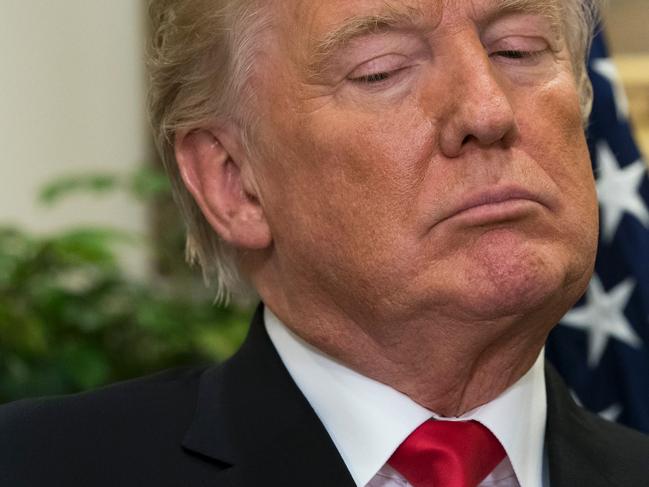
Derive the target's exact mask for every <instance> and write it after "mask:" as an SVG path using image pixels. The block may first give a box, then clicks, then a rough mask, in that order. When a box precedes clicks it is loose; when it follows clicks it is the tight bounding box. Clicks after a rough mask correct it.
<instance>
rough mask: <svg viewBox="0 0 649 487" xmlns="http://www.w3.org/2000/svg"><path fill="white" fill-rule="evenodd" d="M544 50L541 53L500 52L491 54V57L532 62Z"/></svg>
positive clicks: (507, 50)
mask: <svg viewBox="0 0 649 487" xmlns="http://www.w3.org/2000/svg"><path fill="white" fill-rule="evenodd" d="M545 51H546V50H541V51H517V50H513V49H512V50H510V49H506V50H502V51H496V52H494V53H492V54H491V55H492V56H498V57H502V58H505V59H527V60H533V59H535V58H537V57H539V56H541V55H542V54H543V53H544V52H545Z"/></svg>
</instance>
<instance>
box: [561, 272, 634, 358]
mask: <svg viewBox="0 0 649 487" xmlns="http://www.w3.org/2000/svg"><path fill="white" fill-rule="evenodd" d="M635 285H636V283H635V281H634V280H633V279H631V278H629V279H626V280H625V281H623V282H621V283H620V284H618V285H617V286H615V287H614V288H613V289H611V290H610V291H609V292H608V294H607V293H606V291H605V290H604V287H603V286H602V283H601V281H600V280H599V277H598V276H597V275H593V278H592V279H591V281H590V286H589V287H588V291H587V292H586V304H585V305H584V306H580V307H578V308H573V309H572V310H570V312H568V314H567V315H566V316H564V318H563V320H561V323H562V324H563V325H566V326H569V327H572V328H577V329H580V330H583V331H585V332H586V333H588V365H589V366H590V367H591V368H594V367H596V366H598V365H599V362H600V361H601V360H602V356H603V355H604V351H605V350H606V346H607V345H608V341H609V340H610V339H611V338H615V339H617V340H619V341H621V342H623V343H626V344H627V345H629V346H631V347H634V348H641V347H642V340H641V339H640V337H639V336H638V335H637V333H636V332H635V330H634V329H633V327H632V326H631V323H629V320H627V318H626V316H625V315H624V308H626V305H627V303H628V302H629V299H630V298H631V293H632V292H633V289H634V287H635Z"/></svg>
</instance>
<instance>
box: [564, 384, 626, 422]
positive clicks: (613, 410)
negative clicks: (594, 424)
mask: <svg viewBox="0 0 649 487" xmlns="http://www.w3.org/2000/svg"><path fill="white" fill-rule="evenodd" d="M570 395H571V396H572V400H573V401H575V403H576V404H577V406H579V407H580V408H583V407H584V404H583V403H582V402H581V399H579V396H577V393H576V392H575V391H574V390H572V389H570ZM622 411H623V409H622V406H621V405H620V404H618V403H614V404H612V405H610V406H609V407H607V408H606V409H604V410H602V411H600V412H599V413H597V415H598V416H599V417H601V418H604V419H605V420H607V421H612V422H616V421H617V420H618V418H619V417H620V415H621V414H622Z"/></svg>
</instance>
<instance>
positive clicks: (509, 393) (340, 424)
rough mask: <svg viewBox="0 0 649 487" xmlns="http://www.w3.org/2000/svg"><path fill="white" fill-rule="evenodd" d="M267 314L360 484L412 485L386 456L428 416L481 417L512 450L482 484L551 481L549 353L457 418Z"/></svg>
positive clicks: (536, 486)
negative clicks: (547, 465) (547, 457)
mask: <svg viewBox="0 0 649 487" xmlns="http://www.w3.org/2000/svg"><path fill="white" fill-rule="evenodd" d="M264 321H265V323H266V329H267V331H268V335H269V336H270V339H271V341H272V343H273V345H274V346H275V348H276V349H277V352H278V354H279V356H280V358H281V359H282V361H283V362H284V365H285V366H286V368H287V369H288V372H289V374H290V375H291V377H292V378H293V380H294V381H295V383H296V384H297V386H298V387H299V388H300V390H301V391H302V393H303V394H304V396H305V397H306V399H307V400H308V401H309V403H310V404H311V406H312V407H313V409H314V411H315V412H316V414H317V415H318V417H319V418H320V420H321V421H322V423H323V425H324V427H325V428H326V430H327V432H328V433H329V435H330V436H331V438H332V440H333V443H334V444H335V446H336V448H337V449H338V451H339V453H340V455H341V457H342V459H343V461H344V462H345V465H346V466H347V469H348V470H349V472H350V473H351V476H352V478H353V479H354V481H355V482H356V485H357V486H359V487H397V486H400V487H409V486H410V484H409V483H408V482H407V481H406V480H405V479H404V478H403V477H402V476H401V475H400V474H399V473H398V472H397V471H396V470H394V469H393V468H391V467H390V466H389V465H388V464H387V463H386V462H387V461H388V459H389V458H390V456H391V455H392V453H394V451H395V450H396V449H397V447H398V446H399V445H400V444H401V443H402V442H403V441H404V440H405V439H406V438H407V437H408V436H409V435H410V433H412V432H413V431H414V430H415V429H416V428H417V427H418V426H419V425H420V424H421V423H423V422H424V421H426V420H428V419H430V418H435V419H438V420H448V421H458V420H461V421H468V420H475V421H477V422H479V423H481V424H482V425H484V426H486V427H487V428H488V429H489V430H490V431H491V432H492V433H493V434H494V435H495V436H496V438H498V440H499V441H500V443H501V444H502V445H503V447H504V449H505V452H506V453H507V457H505V459H504V460H503V461H502V462H501V463H500V464H499V465H498V466H497V467H496V468H495V469H494V470H493V472H491V474H489V475H488V476H487V478H486V479H485V480H484V481H483V482H482V483H481V484H480V487H545V486H547V479H546V474H545V472H544V451H543V443H544V435H545V421H546V393H545V375H544V369H543V366H544V359H543V353H541V354H540V355H539V357H538V359H537V361H536V362H535V364H534V366H533V367H532V368H531V369H530V370H529V371H528V372H527V373H526V374H525V375H524V376H523V377H522V378H521V379H520V380H519V381H518V382H516V383H515V384H514V385H512V386H511V387H509V389H507V390H506V391H505V392H503V393H502V394H501V395H500V396H498V397H497V398H496V399H494V400H493V401H491V402H489V403H487V404H485V405H483V406H480V407H478V408H476V409H474V410H472V411H469V412H468V413H466V414H463V415H462V416H460V417H458V418H443V417H441V416H439V415H437V414H435V413H434V412H432V411H430V410H428V409H426V408H424V407H422V406H420V405H419V404H417V403H416V402H414V401H413V400H412V399H410V398H409V397H408V396H406V395H404V394H402V393H400V392H398V391H397V390H395V389H393V388H391V387H389V386H387V385H385V384H382V383H380V382H377V381H375V380H373V379H370V378H368V377H365V376H363V375H361V374H359V373H357V372H355V371H353V370H351V369H350V368H348V367H346V366H344V365H342V364H341V363H340V362H338V361H336V360H334V359H332V358H331V357H329V356H327V355H325V354H324V353H322V352H320V351H319V350H318V349H316V348H315V347H313V346H311V345H309V344H308V343H306V342H305V341H304V340H302V339H301V338H300V337H298V336H297V335H295V334H294V333H293V332H291V331H290V330H289V329H288V328H287V327H286V326H285V325H284V324H283V323H281V322H280V321H279V319H278V318H277V317H276V316H275V315H274V314H273V313H272V311H270V310H269V309H268V307H266V308H265V311H264ZM314 476H317V472H314ZM440 487H443V486H440Z"/></svg>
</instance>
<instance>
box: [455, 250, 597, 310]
mask: <svg viewBox="0 0 649 487" xmlns="http://www.w3.org/2000/svg"><path fill="white" fill-rule="evenodd" d="M562 250H563V249H562V247H561V246H558V245H547V246H543V245H541V244H535V243H529V242H527V243H526V245H518V246H516V245H503V244H502V242H500V243H499V245H498V246H497V247H494V246H492V247H489V246H485V247H483V248H482V249H481V252H480V253H479V255H478V256H477V257H476V259H475V261H474V262H473V263H472V264H471V265H469V267H468V268H467V269H466V271H465V272H464V274H465V275H464V279H463V280H464V281H465V283H467V284H466V285H465V288H466V289H468V290H469V293H468V294H469V296H467V298H468V303H467V304H468V309H470V310H472V312H473V313H474V314H475V315H476V318H478V317H479V318H481V319H485V320H488V319H497V318H502V317H504V316H524V315H526V314H532V313H535V312H539V311H542V312H544V313H546V314H547V315H548V319H549V320H554V321H556V320H558V319H560V318H561V316H563V314H564V313H565V312H566V311H567V310H568V309H569V308H570V307H571V306H572V305H573V304H574V303H575V302H576V301H577V300H578V299H579V297H580V296H581V294H582V293H583V291H584V289H585V287H586V286H587V284H588V280H589V278H590V275H591V272H592V259H587V258H583V257H581V258H580V257H578V256H576V255H573V256H572V257H571V255H569V253H568V252H562ZM582 255H583V254H582Z"/></svg>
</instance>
